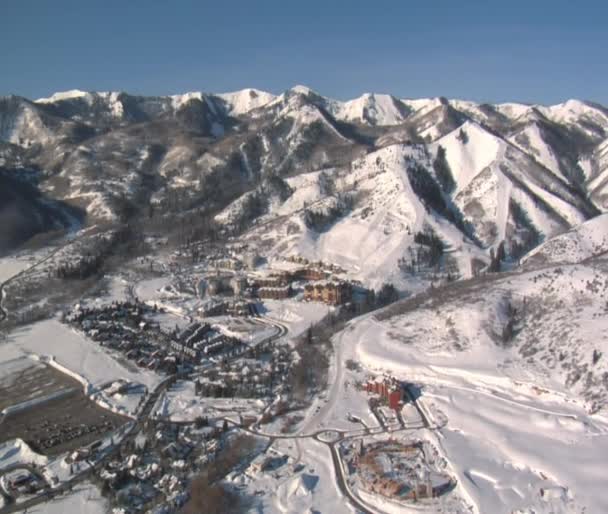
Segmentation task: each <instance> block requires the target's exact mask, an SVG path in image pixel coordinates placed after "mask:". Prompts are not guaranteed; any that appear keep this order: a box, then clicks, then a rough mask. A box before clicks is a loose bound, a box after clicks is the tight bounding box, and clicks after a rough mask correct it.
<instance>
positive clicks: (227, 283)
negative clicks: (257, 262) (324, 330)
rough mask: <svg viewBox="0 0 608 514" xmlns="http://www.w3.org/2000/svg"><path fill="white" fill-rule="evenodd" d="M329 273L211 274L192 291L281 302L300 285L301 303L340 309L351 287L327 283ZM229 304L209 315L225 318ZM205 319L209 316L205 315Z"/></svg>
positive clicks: (246, 312)
mask: <svg viewBox="0 0 608 514" xmlns="http://www.w3.org/2000/svg"><path fill="white" fill-rule="evenodd" d="M330 277H331V273H330V272H328V271H325V270H323V269H321V268H318V267H312V266H306V267H302V268H297V269H293V270H288V271H273V272H270V273H268V274H261V273H257V274H250V275H244V274H241V273H234V274H229V273H225V272H224V273H220V272H219V271H216V272H215V273H212V274H209V275H207V276H205V277H203V278H201V279H198V280H197V282H196V284H195V287H196V292H197V296H198V297H199V298H201V299H203V298H207V299H208V298H215V297H217V296H218V295H227V294H230V295H232V296H234V297H238V298H250V299H255V298H259V299H262V300H267V299H271V300H283V299H286V298H290V297H291V296H293V294H294V292H295V289H294V287H293V285H294V283H298V282H299V283H301V282H304V283H305V286H304V299H305V300H306V301H311V302H322V303H326V304H328V305H341V304H344V303H348V302H350V301H351V300H352V296H353V288H352V285H351V284H350V283H348V282H345V281H341V280H338V281H327V279H328V278H330ZM229 305H230V302H227V301H226V302H223V304H222V307H220V306H219V305H217V306H214V310H213V311H212V315H216V314H215V311H217V312H218V313H219V314H225V313H226V310H227V309H228V308H229ZM250 312H251V308H249V309H247V308H244V309H243V311H242V313H243V314H244V315H249V314H250ZM206 314H207V315H211V314H209V312H207V313H206Z"/></svg>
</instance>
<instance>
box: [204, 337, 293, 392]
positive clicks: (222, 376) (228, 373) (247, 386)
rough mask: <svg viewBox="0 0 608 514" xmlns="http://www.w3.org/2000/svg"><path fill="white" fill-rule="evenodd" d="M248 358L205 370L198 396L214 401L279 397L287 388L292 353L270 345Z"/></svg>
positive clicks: (253, 352)
mask: <svg viewBox="0 0 608 514" xmlns="http://www.w3.org/2000/svg"><path fill="white" fill-rule="evenodd" d="M249 354H250V355H251V358H242V359H237V360H233V361H226V362H224V363H223V364H222V366H221V367H217V368H215V367H214V368H206V369H204V370H202V371H201V374H200V376H199V378H198V379H197V380H196V382H195V392H196V394H197V395H199V396H202V397H212V398H218V397H220V398H234V397H238V398H267V397H269V396H272V395H274V394H276V393H277V392H278V391H279V390H280V389H281V388H282V387H284V386H285V382H286V377H287V374H288V373H289V370H290V366H291V363H292V361H293V355H292V353H291V352H290V351H289V349H288V348H287V347H285V346H282V345H277V346H272V347H271V346H270V345H267V346H266V347H263V346H256V347H254V348H252V349H251V350H250V352H249ZM262 356H264V357H265V358H264V359H262V358H261V357H262Z"/></svg>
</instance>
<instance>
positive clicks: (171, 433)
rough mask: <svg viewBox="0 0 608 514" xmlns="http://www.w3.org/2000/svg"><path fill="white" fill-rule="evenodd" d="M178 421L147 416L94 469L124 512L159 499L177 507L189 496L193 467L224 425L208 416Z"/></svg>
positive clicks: (215, 444) (216, 443)
mask: <svg viewBox="0 0 608 514" xmlns="http://www.w3.org/2000/svg"><path fill="white" fill-rule="evenodd" d="M201 425H203V426H199V427H197V426H196V425H190V426H182V425H179V424H174V423H169V422H164V421H162V420H159V421H148V422H147V423H146V425H145V427H144V429H142V431H141V432H140V433H139V434H138V435H137V437H135V438H134V439H131V440H129V441H127V442H124V443H123V444H122V446H121V447H120V450H119V452H118V454H117V455H116V457H115V458H114V459H112V460H110V461H109V462H107V463H106V464H105V465H104V466H103V468H101V469H99V470H98V471H97V475H98V478H99V479H100V481H101V482H102V484H103V486H102V490H103V491H104V493H105V495H106V496H109V497H110V498H111V499H112V503H113V504H114V505H117V506H118V507H119V508H122V509H123V510H125V511H127V512H131V511H138V512H143V511H149V510H153V509H154V507H158V506H159V505H163V507H165V508H169V509H170V510H171V511H172V510H178V509H179V508H181V507H182V506H183V505H184V503H185V502H186V501H187V499H188V497H189V493H188V486H189V483H190V481H191V478H192V473H193V472H196V471H198V470H200V469H201V468H202V467H203V466H205V465H206V464H208V463H209V462H211V461H213V460H214V459H215V457H216V455H217V452H218V451H220V450H221V444H220V440H219V439H218V438H219V437H220V435H221V433H222V431H223V429H222V428H221V427H219V426H209V424H208V422H202V423H201Z"/></svg>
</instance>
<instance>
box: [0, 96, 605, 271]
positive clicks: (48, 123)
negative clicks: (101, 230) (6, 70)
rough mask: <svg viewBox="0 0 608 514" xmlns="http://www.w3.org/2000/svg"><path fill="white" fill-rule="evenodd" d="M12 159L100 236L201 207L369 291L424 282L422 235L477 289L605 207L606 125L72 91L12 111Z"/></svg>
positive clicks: (590, 109) (452, 108) (386, 103)
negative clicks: (479, 274) (125, 224)
mask: <svg viewBox="0 0 608 514" xmlns="http://www.w3.org/2000/svg"><path fill="white" fill-rule="evenodd" d="M0 144H1V145H2V147H1V148H0V150H1V152H0V166H2V167H3V169H4V170H5V172H7V173H12V174H14V176H16V177H18V176H20V175H19V170H22V169H24V168H26V169H34V170H37V172H38V173H39V178H40V179H39V181H38V187H39V188H40V190H41V191H42V192H43V193H44V194H45V195H48V196H49V197H50V198H53V199H55V200H58V201H65V202H67V203H69V204H70V205H73V206H75V207H77V208H79V209H81V210H82V211H83V212H85V213H86V216H87V222H89V223H94V222H97V221H102V220H105V221H113V222H116V221H121V220H131V219H134V218H137V217H144V213H147V214H150V213H152V212H153V213H154V215H155V216H161V217H162V216H164V215H168V214H170V213H176V212H184V211H186V212H189V211H193V210H198V211H201V212H204V213H205V214H206V215H211V216H212V217H214V218H215V222H216V223H218V224H220V225H224V226H225V227H226V228H229V229H230V230H235V229H237V230H245V231H247V230H249V233H250V236H251V237H252V238H254V239H261V241H260V244H264V245H266V246H267V247H268V248H271V249H272V251H273V252H275V253H276V254H282V253H285V252H287V253H301V254H305V255H309V256H310V257H315V258H327V259H331V260H335V261H340V262H342V263H343V264H344V265H345V266H349V267H351V269H352V270H355V271H356V270H358V272H359V273H360V276H361V278H362V279H363V280H370V281H372V282H378V281H382V280H385V279H387V278H391V277H392V278H396V277H397V276H399V275H400V274H402V273H403V268H407V267H408V266H410V267H411V265H412V251H413V250H412V248H418V250H421V248H420V246H421V245H420V241H422V240H424V237H422V239H421V236H420V235H419V234H421V233H424V234H426V235H427V236H428V235H432V236H433V237H437V238H438V239H439V241H440V243H438V244H441V246H442V251H443V256H442V258H441V264H442V265H445V264H446V261H447V262H449V264H450V266H451V268H452V269H454V271H455V272H457V273H458V274H459V275H460V276H471V275H472V274H474V272H475V269H476V267H478V266H482V265H485V264H487V263H488V262H489V261H490V259H491V255H490V250H492V251H496V252H497V251H498V247H499V246H500V245H501V243H504V245H503V247H504V250H505V252H504V253H505V254H506V255H505V256H504V257H505V258H506V260H508V259H511V260H517V259H518V258H520V257H521V256H523V255H524V254H525V253H526V252H529V251H530V250H532V249H533V248H534V247H535V246H537V245H538V244H540V243H542V242H543V241H545V240H547V239H549V238H551V237H552V236H555V235H558V234H560V233H563V232H566V231H568V230H570V229H572V228H573V227H575V226H578V225H579V224H581V223H583V222H585V221H586V220H589V219H591V218H594V217H595V216H597V215H598V214H599V213H600V212H602V211H605V210H606V206H607V205H608V200H607V198H608V193H607V191H606V187H607V186H608V110H607V109H606V108H604V107H602V106H600V105H597V104H592V103H587V102H581V101H577V100H569V101H567V102H565V103H562V104H558V105H554V106H541V105H527V104H516V103H510V104H487V103H485V104H482V103H476V102H471V101H463V100H449V99H446V98H428V99H417V100H412V99H400V98H397V97H394V96H391V95H387V94H374V93H369V94H364V95H362V96H361V97H359V98H356V99H354V100H349V101H345V102H342V101H338V100H334V99H331V98H327V97H324V96H323V95H321V94H319V93H317V92H315V91H313V90H311V89H309V88H307V87H305V86H296V87H294V88H291V89H289V90H287V91H285V92H283V93H282V94H280V95H274V94H271V93H266V92H264V91H259V90H255V89H244V90H242V91H236V92H232V93H223V94H212V93H204V92H191V93H186V94H182V95H172V96H159V97H145V96H138V95H130V94H128V93H124V92H105V93H103V92H101V93H97V92H83V91H78V90H74V91H68V92H63V93H56V94H54V95H52V96H51V97H49V98H43V99H38V100H36V101H30V100H27V99H25V98H21V97H16V96H11V97H5V98H2V99H0ZM256 218H259V219H258V221H257V225H252V222H253V221H254V220H255V219H256ZM261 227H276V230H275V229H273V230H271V231H269V232H268V233H267V234H265V235H264V237H263V238H261V234H260V232H261V231H262V228H261ZM415 238H416V239H417V241H418V242H416V241H414V239H415ZM347 242H349V243H350V244H349V245H347V244H346V243H347ZM426 242H427V243H428V238H427V240H426ZM433 244H435V243H433ZM424 246H425V244H422V250H424ZM501 252H502V250H501ZM422 253H424V252H422ZM414 260H416V259H414ZM435 264H436V263H435ZM415 265H417V264H416V263H415ZM444 268H445V266H444Z"/></svg>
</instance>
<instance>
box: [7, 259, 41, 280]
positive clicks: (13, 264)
mask: <svg viewBox="0 0 608 514" xmlns="http://www.w3.org/2000/svg"><path fill="white" fill-rule="evenodd" d="M35 263H36V258H35V257H34V256H31V255H14V256H11V257H2V258H0V283H1V282H4V281H5V280H7V279H9V278H11V277H13V276H15V275H17V274H18V273H20V272H21V271H23V270H24V269H26V268H29V267H30V266H31V265H32V264H35Z"/></svg>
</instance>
